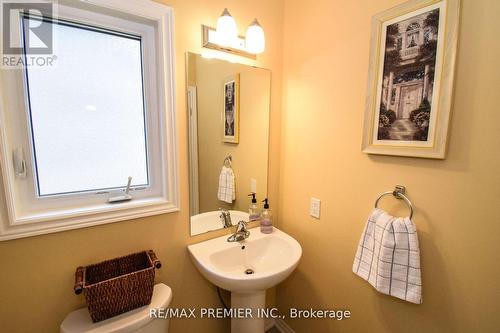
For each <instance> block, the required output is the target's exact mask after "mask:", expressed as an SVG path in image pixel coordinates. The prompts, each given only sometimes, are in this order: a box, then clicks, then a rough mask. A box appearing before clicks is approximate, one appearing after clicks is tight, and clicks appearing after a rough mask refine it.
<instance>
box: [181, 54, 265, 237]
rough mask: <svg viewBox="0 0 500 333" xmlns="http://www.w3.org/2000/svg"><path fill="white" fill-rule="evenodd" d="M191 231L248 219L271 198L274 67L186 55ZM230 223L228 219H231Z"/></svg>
mask: <svg viewBox="0 0 500 333" xmlns="http://www.w3.org/2000/svg"><path fill="white" fill-rule="evenodd" d="M186 76H187V78H186V82H187V88H186V89H187V99H188V117H189V119H188V126H189V128H188V133H189V140H188V142H189V199H190V222H191V229H190V230H191V235H197V234H200V233H204V232H208V231H212V230H218V229H221V228H223V227H224V223H223V220H224V219H221V217H220V215H221V213H220V209H225V210H228V211H229V212H230V214H231V220H232V224H233V225H235V224H237V223H238V222H239V221H240V220H246V221H248V207H249V205H250V199H251V197H249V196H248V195H249V193H251V192H255V193H256V195H257V199H258V205H259V207H261V203H260V201H262V200H263V199H264V198H265V197H267V184H268V146H269V108H270V92H271V72H270V71H269V70H266V69H262V68H256V67H252V66H248V65H243V64H237V63H232V62H228V61H224V60H220V59H210V58H204V57H202V56H200V55H198V54H194V53H187V55H186ZM226 226H228V225H227V223H226Z"/></svg>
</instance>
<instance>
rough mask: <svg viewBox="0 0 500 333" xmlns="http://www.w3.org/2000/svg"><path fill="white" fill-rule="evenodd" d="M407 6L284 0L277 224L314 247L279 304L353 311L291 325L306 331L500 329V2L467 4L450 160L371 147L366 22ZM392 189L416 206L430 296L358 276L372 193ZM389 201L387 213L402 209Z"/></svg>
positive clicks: (366, 0) (385, 1)
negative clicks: (316, 206) (345, 316)
mask: <svg viewBox="0 0 500 333" xmlns="http://www.w3.org/2000/svg"><path fill="white" fill-rule="evenodd" d="M401 2H402V1H400V0H378V1H371V0H363V1H336V0H315V1H308V2H307V1H298V0H287V1H285V34H284V36H285V37H284V49H283V54H284V67H283V70H284V73H285V75H284V96H283V104H284V108H283V114H282V118H283V119H282V133H283V136H282V146H281V149H282V159H281V167H282V169H281V170H282V173H281V181H280V221H281V226H282V227H283V229H284V230H285V231H286V232H288V233H290V234H291V235H292V236H294V237H296V238H297V239H298V240H299V242H300V243H301V244H302V246H303V251H304V252H303V253H304V255H303V258H302V260H301V263H300V265H299V268H298V270H297V271H296V273H295V274H293V276H292V277H291V278H290V279H289V280H287V282H285V283H284V284H282V285H280V286H279V287H278V289H277V299H278V304H279V306H280V307H281V308H282V309H287V308H289V307H299V308H300V307H307V308H308V307H313V308H348V309H350V310H351V311H352V319H349V320H347V321H343V322H336V321H329V320H302V321H297V320H287V321H288V323H289V324H290V325H291V326H292V327H293V328H294V329H295V330H296V331H297V332H498V329H499V327H500V317H499V316H498V311H499V309H500V287H499V285H498V283H499V281H500V266H499V265H498V263H499V262H500V251H499V250H500V239H499V236H500V206H499V205H500V203H499V202H500V172H499V170H500V155H499V146H500V113H499V112H498V111H499V107H498V105H499V103H500V99H499V95H498V93H499V91H500V76H499V72H498V68H499V66H498V59H500V44H499V42H498V36H499V34H500V25H499V23H498V17H499V13H500V2H498V1H496V0H481V1H473V0H464V1H463V4H462V22H461V23H462V26H461V29H460V37H459V44H460V45H459V51H458V63H457V69H456V82H455V94H454V101H453V110H452V120H451V127H450V132H451V136H450V139H449V149H448V154H447V158H446V160H444V161H440V160H428V159H416V158H400V157H387V156H369V155H366V154H363V153H361V149H360V147H361V136H362V125H363V114H364V101H365V94H366V90H365V88H366V80H367V72H368V52H369V40H370V18H371V16H372V15H373V14H375V13H377V12H380V11H382V10H385V9H387V8H390V7H392V6H393V5H396V4H399V3H401ZM395 184H404V185H406V186H407V188H408V191H409V192H408V195H409V197H410V198H411V199H412V200H413V202H414V204H415V206H416V207H417V211H416V214H415V219H414V222H415V223H416V225H417V227H418V231H419V238H420V242H421V251H422V267H423V288H424V289H423V290H424V295H423V298H424V303H423V305H412V304H409V303H405V302H403V301H399V300H397V299H394V298H390V297H388V296H383V295H381V294H378V293H377V292H376V291H374V289H373V288H372V287H371V286H370V285H368V283H366V282H363V281H362V280H361V279H359V278H357V277H356V276H355V275H354V274H353V273H352V272H351V266H352V261H353V256H354V253H355V250H356V245H357V242H358V240H359V236H360V234H361V231H362V228H363V226H364V223H365V219H366V217H367V215H368V214H369V212H370V210H371V209H372V206H373V202H374V199H375V198H376V196H377V195H378V194H379V193H380V192H382V191H386V190H390V189H391V188H392V187H393V186H394V185H395ZM311 196H316V197H318V198H321V200H322V216H321V220H319V221H317V220H314V219H312V218H310V217H309V216H308V205H309V199H310V197H311ZM393 201H395V200H391V199H386V201H385V203H386V204H388V205H387V206H386V208H388V209H390V211H393V212H399V213H404V212H405V211H404V209H403V206H401V207H400V206H392V205H398V204H400V203H393ZM401 205H402V204H401Z"/></svg>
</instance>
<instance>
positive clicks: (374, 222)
mask: <svg viewBox="0 0 500 333" xmlns="http://www.w3.org/2000/svg"><path fill="white" fill-rule="evenodd" d="M352 270H353V272H354V273H355V274H357V275H359V276H360V277H362V278H363V279H365V280H366V281H368V282H369V283H370V284H371V285H372V286H373V287H375V289H376V290H378V291H379V292H381V293H383V294H386V295H391V296H394V297H397V298H401V299H403V300H405V301H408V302H412V303H415V304H422V281H421V277H420V276H421V271H420V250H419V246H418V236H417V228H416V227H415V224H413V222H412V221H411V220H410V218H409V217H405V218H403V217H394V216H391V215H389V214H387V213H386V212H385V211H383V210H382V209H378V208H376V209H375V210H373V212H372V213H371V215H370V217H369V218H368V222H367V223H366V226H365V230H364V231H363V234H362V235H361V239H360V240H359V245H358V250H357V252H356V257H355V258H354V264H353V265H352Z"/></svg>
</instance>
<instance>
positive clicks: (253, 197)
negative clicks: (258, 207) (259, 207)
mask: <svg viewBox="0 0 500 333" xmlns="http://www.w3.org/2000/svg"><path fill="white" fill-rule="evenodd" d="M248 196H249V197H252V203H257V199H256V198H255V193H254V192H252V193H250V194H249V195H248Z"/></svg>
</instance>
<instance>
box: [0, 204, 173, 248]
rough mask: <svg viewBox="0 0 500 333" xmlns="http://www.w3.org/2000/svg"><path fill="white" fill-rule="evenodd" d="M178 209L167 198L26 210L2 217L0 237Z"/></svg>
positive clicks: (21, 236) (6, 238) (113, 220)
mask: <svg viewBox="0 0 500 333" xmlns="http://www.w3.org/2000/svg"><path fill="white" fill-rule="evenodd" d="M176 211H179V207H178V206H177V205H176V204H174V203H172V202H168V201H166V200H165V199H164V198H149V199H138V200H132V201H129V202H126V203H117V204H110V203H105V204H100V205H94V206H91V207H85V208H77V209H66V210H59V211H50V212H37V213H31V214H23V215H21V216H16V218H15V219H14V220H13V221H11V222H10V223H9V221H8V219H6V218H1V220H2V221H1V222H2V223H0V241H4V240H10V239H16V238H23V237H30V236H37V235H41V234H47V233H53V232H59V231H65V230H72V229H79V228H85V227H91V226H96V225H101V224H106V223H113V222H118V221H124V220H131V219H136V218H141V217H146V216H152V215H159V214H165V213H171V212H176Z"/></svg>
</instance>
